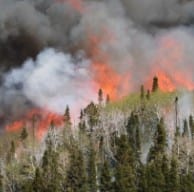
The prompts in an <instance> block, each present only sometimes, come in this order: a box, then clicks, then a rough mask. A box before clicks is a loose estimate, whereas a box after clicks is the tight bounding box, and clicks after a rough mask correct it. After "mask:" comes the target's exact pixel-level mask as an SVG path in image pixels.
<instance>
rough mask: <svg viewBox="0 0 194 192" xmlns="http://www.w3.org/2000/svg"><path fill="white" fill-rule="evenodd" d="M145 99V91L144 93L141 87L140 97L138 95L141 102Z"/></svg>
mask: <svg viewBox="0 0 194 192" xmlns="http://www.w3.org/2000/svg"><path fill="white" fill-rule="evenodd" d="M144 97H145V91H144V86H143V85H141V95H140V98H141V99H142V100H143V99H144Z"/></svg>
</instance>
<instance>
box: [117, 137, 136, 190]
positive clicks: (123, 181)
mask: <svg viewBox="0 0 194 192" xmlns="http://www.w3.org/2000/svg"><path fill="white" fill-rule="evenodd" d="M116 159H117V165H116V170H115V180H116V181H115V190H116V191H122V192H135V191H136V184H135V170H134V161H135V157H134V153H133V150H132V148H131V147H130V144H129V141H128V138H127V136H125V135H121V137H120V138H117V153H116Z"/></svg>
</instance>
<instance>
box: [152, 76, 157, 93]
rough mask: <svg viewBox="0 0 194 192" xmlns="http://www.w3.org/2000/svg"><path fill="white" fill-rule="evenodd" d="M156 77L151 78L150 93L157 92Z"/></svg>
mask: <svg viewBox="0 0 194 192" xmlns="http://www.w3.org/2000/svg"><path fill="white" fill-rule="evenodd" d="M158 88H159V87H158V77H156V76H155V77H154V78H153V84H152V92H156V91H157V90H158Z"/></svg>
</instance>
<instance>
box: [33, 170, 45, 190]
mask: <svg viewBox="0 0 194 192" xmlns="http://www.w3.org/2000/svg"><path fill="white" fill-rule="evenodd" d="M45 184H46V183H45V181H44V180H43V177H42V174H41V171H40V168H39V167H37V168H36V173H35V177H34V181H33V191H34V192H44V191H45V192H46V189H45Z"/></svg>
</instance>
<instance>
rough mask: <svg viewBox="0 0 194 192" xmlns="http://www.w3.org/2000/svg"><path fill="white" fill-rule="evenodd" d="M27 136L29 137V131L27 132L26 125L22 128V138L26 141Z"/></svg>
mask: <svg viewBox="0 0 194 192" xmlns="http://www.w3.org/2000/svg"><path fill="white" fill-rule="evenodd" d="M27 137H28V132H27V130H26V127H24V128H23V129H22V132H21V135H20V139H21V140H22V141H24V140H26V138H27Z"/></svg>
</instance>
